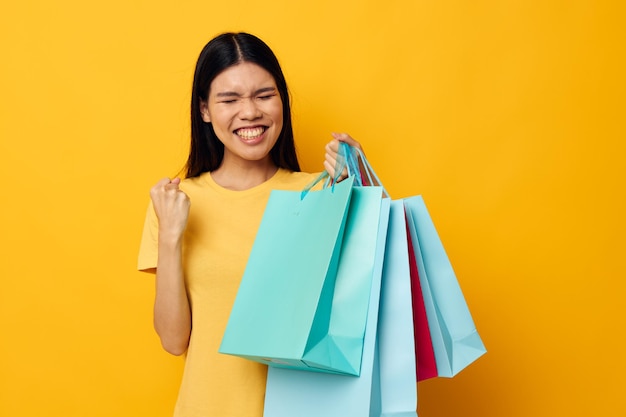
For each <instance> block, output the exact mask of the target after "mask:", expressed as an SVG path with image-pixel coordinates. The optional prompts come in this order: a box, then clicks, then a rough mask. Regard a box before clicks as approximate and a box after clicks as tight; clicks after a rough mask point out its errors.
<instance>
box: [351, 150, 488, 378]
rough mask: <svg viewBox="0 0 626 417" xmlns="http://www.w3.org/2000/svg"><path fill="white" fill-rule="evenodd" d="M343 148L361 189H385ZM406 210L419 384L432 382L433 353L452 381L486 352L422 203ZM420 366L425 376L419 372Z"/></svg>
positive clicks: (410, 203)
mask: <svg viewBox="0 0 626 417" xmlns="http://www.w3.org/2000/svg"><path fill="white" fill-rule="evenodd" d="M344 148H347V149H343V155H345V159H346V165H347V166H348V169H349V170H350V169H351V170H352V171H353V172H362V173H363V174H362V175H361V178H360V180H359V177H358V176H357V180H355V183H356V184H357V185H362V184H363V183H365V182H367V183H369V184H376V185H382V183H381V182H380V180H379V179H378V177H377V176H376V173H375V172H374V170H373V168H372V167H371V165H370V164H369V162H368V161H367V159H366V158H365V155H363V153H362V152H361V151H360V150H359V149H356V148H350V147H348V146H347V145H344ZM358 160H360V162H361V163H358ZM404 206H405V211H406V213H407V224H408V227H409V234H410V236H409V237H410V243H411V244H412V248H413V251H412V252H413V254H414V255H415V261H416V262H415V263H416V264H417V274H415V273H414V276H417V278H418V279H417V280H414V281H413V283H414V286H413V290H414V300H413V301H414V302H415V303H414V311H413V313H414V314H415V315H417V316H414V318H415V320H416V321H415V323H414V324H415V327H414V328H415V337H416V341H415V342H416V355H417V361H418V365H417V366H418V379H419V380H423V379H426V378H429V377H432V376H434V369H433V367H432V356H431V353H430V348H431V347H432V354H434V359H435V364H436V368H437V370H436V371H437V376H444V377H452V376H454V375H456V374H457V373H458V372H460V371H461V370H462V369H464V368H465V367H467V366H468V365H469V364H471V363H472V362H474V361H475V360H476V359H478V358H479V357H480V356H482V355H483V354H484V353H485V352H486V349H485V346H484V345H483V342H482V340H481V338H480V336H479V334H478V332H477V331H476V327H475V325H474V322H473V320H472V317H471V314H470V312H469V309H468V307H467V303H466V302H465V298H464V297H463V293H462V291H461V289H460V286H459V283H458V281H457V279H456V276H455V274H454V271H453V269H452V265H451V264H450V261H449V260H448V257H447V255H446V252H445V249H444V248H443V245H442V243H441V240H440V239H439V236H438V234H437V231H436V229H435V226H434V224H433V222H432V220H431V218H430V215H429V213H428V210H427V209H426V206H425V205H424V201H423V199H422V197H421V196H416V197H410V198H407V199H404ZM419 290H421V294H420V293H419V292H418V291H419ZM420 295H421V297H420ZM420 301H423V302H424V311H425V313H426V319H427V322H428V329H426V328H424V319H423V315H424V313H423V312H422V311H421V308H420ZM429 339H430V341H431V343H429V342H428V340H429ZM420 357H421V359H420ZM420 366H421V367H422V372H419V369H420Z"/></svg>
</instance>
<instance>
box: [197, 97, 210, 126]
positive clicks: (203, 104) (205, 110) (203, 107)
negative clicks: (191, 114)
mask: <svg viewBox="0 0 626 417" xmlns="http://www.w3.org/2000/svg"><path fill="white" fill-rule="evenodd" d="M200 115H201V116H202V120H204V122H205V123H211V116H210V115H209V103H208V101H205V100H200Z"/></svg>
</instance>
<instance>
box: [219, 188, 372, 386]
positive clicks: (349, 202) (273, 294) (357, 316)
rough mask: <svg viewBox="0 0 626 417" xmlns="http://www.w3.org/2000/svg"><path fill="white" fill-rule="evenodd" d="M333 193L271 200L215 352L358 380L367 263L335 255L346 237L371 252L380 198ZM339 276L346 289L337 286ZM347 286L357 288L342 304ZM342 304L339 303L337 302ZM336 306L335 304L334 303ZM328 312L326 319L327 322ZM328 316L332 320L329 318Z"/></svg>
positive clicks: (281, 194) (277, 194)
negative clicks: (344, 273)
mask: <svg viewBox="0 0 626 417" xmlns="http://www.w3.org/2000/svg"><path fill="white" fill-rule="evenodd" d="M352 184H353V179H352V178H349V179H347V180H344V181H342V182H341V183H339V184H336V185H334V186H333V187H332V188H325V189H323V190H321V191H312V192H309V193H307V194H306V195H305V196H304V197H302V195H301V193H299V192H291V191H273V192H272V193H271V195H270V199H269V202H268V205H267V207H266V210H265V213H264V215H263V219H262V221H261V225H260V227H259V231H258V233H257V237H256V239H255V242H254V245H253V248H252V251H251V254H250V257H249V259H248V263H247V266H246V270H245V272H244V276H243V277H242V281H241V284H240V287H239V290H238V293H237V297H236V299H235V303H234V305H233V308H232V310H231V314H230V317H229V321H228V325H227V328H226V331H225V333H224V336H223V339H222V344H221V346H220V349H219V351H220V352H221V353H226V354H231V355H237V356H241V357H244V358H247V359H251V360H255V361H258V362H262V363H266V364H268V365H271V366H276V367H286V368H292V369H304V370H309V371H319V372H331V373H345V374H349V375H358V374H359V372H360V365H361V355H362V349H363V334H364V331H365V324H366V320H367V305H368V303H369V297H368V295H369V290H370V287H371V281H372V267H373V266H372V262H370V264H369V268H368V263H367V262H362V263H356V262H352V263H351V264H350V263H349V262H350V257H349V256H346V257H344V262H343V264H344V265H343V266H340V262H339V259H340V254H341V253H342V252H343V251H345V250H347V251H348V252H349V251H350V250H349V248H348V249H346V248H345V247H344V245H343V237H344V235H346V234H345V233H344V229H345V230H349V231H350V233H349V234H347V235H354V236H356V238H358V239H359V240H360V241H361V242H364V243H363V244H365V245H367V242H370V245H371V246H375V244H376V239H377V232H378V223H379V221H380V207H381V197H380V191H378V193H376V190H374V189H373V190H371V191H370V192H369V193H354V192H353V189H352ZM340 269H344V270H345V269H352V270H353V271H354V273H353V274H352V276H353V277H354V279H353V280H352V281H351V282H347V283H344V282H343V281H341V282H339V283H338V284H337V285H336V278H337V274H338V273H339V272H340ZM345 285H352V286H353V287H355V288H356V290H355V291H354V295H352V296H351V297H345V294H344V293H345V292H346V291H345V289H344V290H341V289H342V288H343V287H344V286H345ZM336 291H339V292H338V293H337V297H339V298H338V299H341V297H342V296H343V303H341V304H339V305H338V303H337V302H336V300H335V293H336ZM334 300H335V301H334ZM331 311H332V313H333V314H332V315H331ZM331 316H332V317H331Z"/></svg>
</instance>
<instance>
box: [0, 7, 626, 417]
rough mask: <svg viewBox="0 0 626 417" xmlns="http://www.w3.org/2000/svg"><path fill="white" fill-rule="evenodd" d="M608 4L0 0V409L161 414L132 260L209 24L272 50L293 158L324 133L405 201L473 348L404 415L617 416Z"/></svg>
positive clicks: (167, 404) (162, 402)
mask: <svg viewBox="0 0 626 417" xmlns="http://www.w3.org/2000/svg"><path fill="white" fill-rule="evenodd" d="M623 4H624V3H623V2H621V1H617V0H616V1H608V0H585V1H583V0H567V1H566V0H561V1H556V0H553V1H549V0H548V1H546V0H508V1H506V0H500V1H498V0H457V1H454V0H440V1H432V0H412V1H409V0H404V1H395V0H388V1H369V0H367V1H366V0H358V1H357V0H349V1H337V0H333V1H328V0H316V1H314V2H297V1H293V0H268V1H266V2H259V1H252V0H231V1H220V2H217V1H180V2H171V1H163V0H159V1H141V0H109V1H107V2H85V1H78V0H58V1H35V0H24V1H19V2H18V1H10V2H9V1H7V2H4V3H3V5H2V7H1V10H0V65H1V67H0V68H1V69H0V139H1V142H0V146H1V148H0V158H1V160H0V178H1V184H0V190H1V191H0V195H2V200H1V205H0V239H1V245H2V246H1V247H0V253H1V262H0V279H1V286H0V332H1V334H0V415H1V416H3V417H4V416H7V417H14V416H37V417H40V416H63V417H74V416H76V417H84V416H90V417H91V416H94V417H96V416H107V417H110V416H153V417H158V416H169V415H170V414H171V410H172V407H173V403H174V401H175V395H176V390H177V386H178V382H179V378H180V372H181V366H182V359H181V358H176V357H171V356H168V354H166V353H165V352H164V351H162V350H161V348H160V346H159V343H158V340H157V338H156V336H155V334H154V332H153V330H152V324H151V320H152V318H151V308H152V297H153V282H152V279H151V278H150V277H149V276H147V275H142V274H140V273H138V272H135V271H134V267H135V259H136V253H137V248H138V243H139V236H140V230H141V227H142V222H143V216H144V212H145V207H146V204H147V201H148V189H149V187H150V186H151V185H152V184H153V183H154V182H156V181H157V180H158V179H160V178H161V177H164V176H172V175H175V174H176V173H177V172H178V171H179V169H180V168H181V167H182V165H183V163H184V160H185V156H186V152H187V146H188V145H187V142H188V131H189V128H188V121H187V118H188V116H187V112H188V110H187V109H188V106H189V105H188V100H189V96H190V93H189V89H190V84H191V72H192V69H193V65H194V62H195V59H196V57H197V54H198V53H199V51H200V49H201V47H202V46H203V45H204V44H205V43H206V41H208V40H209V39H210V38H211V37H212V36H214V35H216V34H218V33H220V32H222V31H226V30H245V31H250V32H252V33H255V34H257V35H259V36H261V37H262V38H263V39H264V40H266V42H268V43H269V44H270V46H271V47H272V48H273V49H274V50H275V52H276V53H277V55H278V56H279V59H280V60H281V62H282V64H283V67H284V69H285V72H286V76H287V79H288V82H289V83H290V87H291V90H292V95H293V101H294V107H293V110H294V121H295V129H296V136H297V143H298V147H299V153H300V157H301V162H302V164H303V167H304V168H305V169H306V170H318V169H320V164H321V161H322V158H323V156H322V146H323V144H325V143H326V142H327V141H328V140H329V138H330V136H329V133H330V132H331V131H347V132H349V133H351V134H352V135H353V136H354V137H355V138H357V139H358V140H360V141H361V142H362V144H363V145H364V147H365V149H366V151H367V154H368V156H369V158H370V159H371V161H372V163H373V165H374V166H375V168H376V170H377V172H378V174H379V176H380V177H381V179H382V180H383V182H384V183H385V184H386V186H387V188H388V189H389V191H390V192H391V194H392V196H394V197H396V198H399V197H405V196H409V195H414V194H422V195H423V196H424V198H425V200H426V203H427V205H428V207H429V208H430V211H431V215H432V217H433V219H434V221H435V224H436V225H437V226H438V229H439V232H440V235H441V237H442V239H443V241H444V244H445V246H446V248H447V250H448V254H449V256H450V258H451V260H452V262H453V264H454V266H455V268H456V272H457V275H458V277H459V281H460V283H461V286H462V288H463V290H464V293H465V296H466V298H467V300H468V303H469V306H470V309H471V311H472V313H473V316H474V319H475V321H476V323H477V326H478V329H479V331H480V333H481V335H482V337H483V340H484V342H485V344H486V345H487V348H488V350H489V352H488V354H487V355H486V356H484V357H483V358H481V359H480V360H478V361H477V362H476V363H474V364H473V365H471V366H470V367H469V368H468V369H467V370H465V371H463V372H462V373H461V374H459V375H458V376H457V377H455V378H454V379H451V380H448V379H438V380H431V381H426V382H424V383H421V384H420V386H419V397H420V399H419V401H420V405H419V410H420V416H422V417H435V416H437V417H451V416H463V417H467V416H481V417H482V416H494V417H495V416H498V417H504V416H506V417H517V416H520V417H521V416H524V417H526V416H546V417H547V416H557V415H563V416H565V415H568V416H623V415H625V414H626V405H625V404H624V391H625V385H626V384H625V383H624V375H625V372H626V366H625V365H626V363H625V359H624V356H625V355H624V349H625V348H624V346H625V345H626V338H625V337H624V330H623V327H624V319H623V315H624V308H623V306H624V304H625V302H626V300H625V296H626V291H625V289H626V284H625V282H624V281H625V278H626V273H625V272H624V271H625V269H626V266H625V265H624V259H626V256H625V253H624V252H625V249H626V245H625V244H624V236H625V235H626V228H625V221H624V219H623V216H624V211H625V209H626V204H625V198H624V188H625V187H624V180H625V177H626V173H625V169H624V159H625V156H626V152H625V151H626V147H625V145H624V140H625V136H626V135H625V133H626V132H625V129H624V116H625V114H624V113H625V111H624V110H625V105H624V97H625V95H626V89H625V82H624V74H625V70H626V68H625V65H624V56H625V50H624V49H625V47H624V44H625V40H626V31H625V30H624V28H623V27H624V24H623V22H624V18H625V14H624V6H623Z"/></svg>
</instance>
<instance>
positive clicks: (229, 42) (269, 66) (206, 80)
mask: <svg viewBox="0 0 626 417" xmlns="http://www.w3.org/2000/svg"><path fill="white" fill-rule="evenodd" d="M242 62H251V63H254V64H256V65H259V66H260V67H261V68H263V69H265V70H266V71H267V72H269V73H270V74H271V75H272V77H274V81H275V82H276V87H277V88H278V92H279V94H280V98H281V99H282V102H283V129H282V131H281V132H280V135H279V136H278V140H277V141H276V144H275V145H274V147H273V148H272V149H271V151H270V157H271V158H272V162H274V164H275V165H276V166H277V167H279V168H286V169H289V170H291V171H300V165H299V163H298V157H297V155H296V148H295V143H294V139H293V127H292V124H291V106H290V104H289V90H288V89H287V82H286V81H285V76H284V75H283V71H282V69H281V68H280V64H279V63H278V59H277V58H276V55H274V52H272V50H271V49H270V47H269V46H267V44H265V42H263V41H262V40H261V39H259V38H257V37H256V36H254V35H250V34H248V33H243V32H240V33H223V34H221V35H219V36H217V37H215V38H213V39H212V40H211V41H209V43H207V44H206V45H205V46H204V48H203V49H202V52H200V56H199V57H198V62H197V63H196V69H195V72H194V78H193V89H192V92H191V147H190V150H189V158H188V159H187V175H186V176H187V178H190V177H197V176H199V175H200V174H202V173H204V172H210V171H214V170H216V169H217V168H219V166H220V165H221V164H222V160H223V159H224V145H223V144H222V142H221V141H220V140H219V139H218V138H217V136H216V135H215V132H214V131H213V126H212V125H211V124H210V123H206V122H205V121H204V120H203V119H202V113H201V108H200V104H201V102H203V101H207V99H208V95H209V88H210V86H211V82H212V81H213V80H214V79H215V77H217V76H218V75H219V74H220V73H221V72H222V71H224V70H225V69H227V68H229V67H232V66H233V65H237V64H240V63H242Z"/></svg>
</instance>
